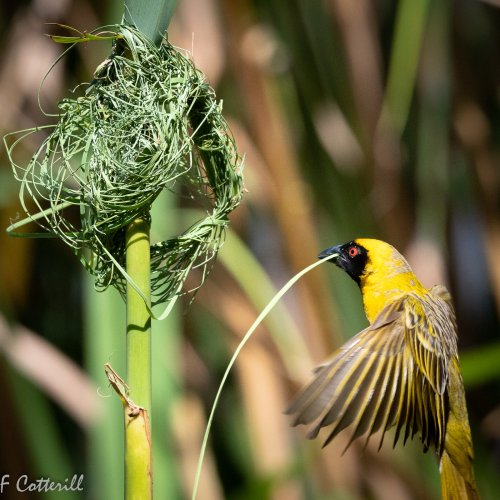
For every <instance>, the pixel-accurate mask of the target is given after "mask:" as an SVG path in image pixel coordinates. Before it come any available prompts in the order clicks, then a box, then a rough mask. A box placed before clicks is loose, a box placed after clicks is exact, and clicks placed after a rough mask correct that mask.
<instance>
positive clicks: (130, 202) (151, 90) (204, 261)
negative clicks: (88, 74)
mask: <svg viewBox="0 0 500 500" xmlns="http://www.w3.org/2000/svg"><path fill="white" fill-rule="evenodd" d="M106 30H107V31H106V33H107V34H108V36H107V37H106V38H111V39H112V40H113V51H112V53H111V55H110V56H109V58H108V59H106V60H105V61H104V62H103V63H102V64H101V65H100V66H99V67H98V69H97V70H96V72H95V74H94V79H93V81H92V82H91V83H88V84H80V85H79V86H78V87H77V88H76V89H75V90H74V91H73V95H72V97H68V98H64V99H63V100H61V101H60V102H59V104H58V109H59V113H58V115H57V116H58V121H57V123H56V124H55V125H50V126H44V127H37V128H33V129H29V130H24V131H20V132H15V133H12V134H9V135H7V136H6V137H5V138H4V141H5V144H6V148H7V151H8V154H9V158H10V160H11V163H12V167H13V170H14V174H15V177H16V178H17V179H18V180H19V181H20V182H21V187H20V200H21V203H22V206H23V209H24V210H25V212H26V215H27V217H26V218H25V219H23V220H22V221H18V222H15V223H14V224H12V225H11V226H10V228H9V231H10V232H12V233H14V234H16V235H18V236H22V235H23V233H20V232H18V229H19V228H20V227H21V226H23V225H24V224H27V223H28V222H30V221H35V222H36V223H37V224H38V225H39V226H41V227H42V228H43V230H42V231H41V232H39V233H30V234H29V235H27V236H47V235H53V236H54V235H55V236H58V237H60V238H61V239H62V240H63V241H64V242H65V243H67V244H68V245H69V246H70V247H71V248H72V249H73V251H74V252H75V254H77V255H78V257H79V258H80V260H81V262H82V263H83V265H84V266H85V267H86V268H87V269H88V270H89V271H90V272H91V274H93V275H94V276H95V279H96V286H97V287H98V288H100V289H103V288H107V287H108V286H109V285H113V286H115V287H116V288H118V290H119V291H120V292H121V293H122V294H123V293H124V292H125V288H126V282H127V279H128V277H127V275H126V273H125V271H124V267H125V245H124V242H125V237H124V232H125V228H126V226H127V225H128V224H129V223H130V222H131V221H132V220H134V219H135V218H136V217H138V216H142V217H149V213H150V209H151V205H152V203H153V202H154V200H155V199H156V198H157V197H158V195H159V194H160V193H161V192H162V191H163V190H164V189H167V190H173V189H174V186H175V189H176V190H178V189H179V186H182V187H185V188H186V189H187V190H188V191H190V192H193V191H194V192H196V193H197V195H199V196H203V198H204V199H205V200H206V201H205V205H206V206H207V207H208V209H206V214H205V217H204V218H201V219H200V220H198V221H197V222H196V223H195V224H194V225H192V226H191V227H189V228H188V229H186V230H185V231H184V232H183V233H182V234H181V235H179V236H178V237H175V238H171V239H168V240H166V241H161V242H157V243H155V244H152V245H151V291H152V302H153V305H155V304H159V303H163V302H166V301H168V300H171V299H172V298H173V297H175V296H176V295H177V294H179V293H180V290H181V288H182V284H183V283H184V281H185V279H186V277H187V275H188V273H189V272H190V270H191V269H192V268H193V267H198V266H201V267H202V268H203V271H204V272H203V273H202V274H203V276H204V275H206V272H205V271H206V270H207V266H209V264H210V262H211V261H212V260H213V258H214V257H215V256H216V254H217V251H218V249H219V247H220V245H221V244H222V242H223V235H224V231H225V229H226V227H227V225H228V214H229V213H230V212H231V211H232V210H233V209H234V208H235V207H236V206H237V205H238V204H239V202H240V200H241V197H242V191H243V180H242V174H241V170H242V160H241V158H240V157H239V156H238V153H237V150H236V147H235V144H234V140H233V138H232V135H231V133H230V130H229V128H228V125H227V123H226V121H225V120H224V118H223V116H222V114H221V108H222V106H221V103H219V102H218V101H217V100H216V97H215V93H214V90H213V89H212V88H211V87H210V86H209V85H208V84H207V83H206V82H205V79H204V76H203V74H202V73H201V72H200V71H198V70H197V69H196V68H195V67H194V65H193V63H192V62H191V60H190V59H189V58H188V57H187V56H186V55H185V54H184V53H182V52H180V51H179V50H177V49H175V48H174V47H173V46H172V45H170V44H169V43H167V42H164V43H162V45H161V46H160V47H157V46H155V45H154V44H153V43H152V42H150V41H149V40H148V39H147V38H145V37H144V36H143V35H142V34H141V33H140V32H139V31H137V30H136V29H135V28H133V27H131V26H125V25H118V26H111V27H107V29H106ZM109 33H111V35H109ZM98 38H99V37H98ZM41 130H42V131H43V130H47V131H48V132H50V133H49V135H46V136H45V139H44V140H43V142H42V144H41V145H40V146H39V148H38V149H37V151H36V152H35V153H34V155H33V156H32V158H31V159H30V160H29V161H28V163H27V164H20V163H18V162H17V161H16V159H15V157H16V156H20V155H16V154H15V153H14V152H15V149H16V147H17V146H19V144H20V142H21V141H24V140H25V139H26V138H27V137H28V136H30V135H31V134H34V133H35V132H40V131H41ZM24 235H25V236H26V233H24Z"/></svg>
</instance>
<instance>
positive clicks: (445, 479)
mask: <svg viewBox="0 0 500 500" xmlns="http://www.w3.org/2000/svg"><path fill="white" fill-rule="evenodd" d="M440 472H441V497H442V500H479V494H478V492H477V489H476V485H475V483H474V479H472V484H471V482H469V481H467V480H466V479H465V478H464V476H463V475H462V474H461V473H460V471H459V470H458V469H457V468H456V467H455V465H454V464H453V462H452V461H451V458H450V455H448V453H447V451H446V450H445V451H444V452H443V455H442V457H441V464H440Z"/></svg>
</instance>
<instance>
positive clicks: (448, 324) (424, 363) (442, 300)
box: [404, 287, 458, 450]
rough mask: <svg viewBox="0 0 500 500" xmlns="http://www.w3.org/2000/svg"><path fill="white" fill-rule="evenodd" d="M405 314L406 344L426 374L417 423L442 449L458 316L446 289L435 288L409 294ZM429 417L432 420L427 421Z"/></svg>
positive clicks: (418, 366)
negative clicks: (424, 294) (415, 294)
mask: <svg viewBox="0 0 500 500" xmlns="http://www.w3.org/2000/svg"><path fill="white" fill-rule="evenodd" d="M404 317H405V320H404V322H405V334H406V341H407V344H408V346H409V347H410V350H411V353H412V358H413V360H414V362H415V364H416V367H417V368H418V371H419V372H420V373H422V374H423V376H424V379H423V384H422V387H421V389H420V391H419V393H418V394H417V396H418V399H417V403H418V404H419V405H420V406H422V410H421V411H420V412H419V413H420V414H421V416H422V417H423V418H422V421H421V422H418V425H419V428H420V429H421V431H422V435H423V437H426V436H427V437H428V438H429V439H431V441H434V443H435V444H436V445H438V449H439V450H441V449H442V446H443V445H444V435H445V430H446V414H447V411H448V399H447V396H446V394H445V392H446V389H447V386H448V379H449V365H450V361H451V359H453V358H457V356H458V354H457V345H456V324H455V316H454V313H453V309H452V307H451V299H450V297H449V294H448V292H447V290H446V289H445V288H444V287H434V288H433V289H431V293H430V294H428V295H426V296H424V297H420V296H414V295H409V296H408V297H407V298H406V299H405V301H404ZM429 386H430V387H429ZM425 409H427V412H425V411H424V410H425ZM429 416H430V417H432V421H428V420H429V419H428V417H429ZM433 434H434V435H433ZM424 443H426V441H425V440H424Z"/></svg>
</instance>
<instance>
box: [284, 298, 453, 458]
mask: <svg viewBox="0 0 500 500" xmlns="http://www.w3.org/2000/svg"><path fill="white" fill-rule="evenodd" d="M407 339H408V332H407V328H406V314H405V300H401V301H397V302H394V303H392V304H390V305H389V306H387V307H386V308H385V309H384V310H383V311H382V313H381V314H380V315H379V317H378V318H377V319H376V320H375V321H374V322H373V324H372V325H370V326H369V327H368V328H366V329H365V330H363V331H362V332H360V333H359V334H357V335H356V336H355V337H353V338H352V339H351V340H349V341H348V342H347V343H346V344H344V345H343V346H342V347H341V348H340V349H339V350H338V351H337V352H336V353H335V354H334V357H333V359H332V360H331V361H330V362H329V363H326V364H325V365H322V366H320V367H319V368H317V369H316V371H315V378H314V379H313V381H312V382H311V383H310V384H309V385H308V386H306V387H305V388H304V389H303V390H302V391H301V392H300V393H299V394H298V395H297V397H296V398H295V399H294V401H292V403H291V405H290V407H289V408H288V410H287V413H289V414H295V415H296V417H295V420H294V425H298V424H310V423H313V422H315V425H314V427H313V428H312V429H311V431H310V433H309V437H310V438H314V437H316V436H317V435H318V433H319V430H320V429H321V428H322V427H325V426H331V430H330V434H329V435H328V437H327V439H326V441H325V443H324V445H326V444H328V443H329V442H330V441H331V440H332V439H333V438H334V437H335V436H336V435H337V434H338V433H339V432H340V431H341V430H343V429H345V428H346V427H347V426H352V428H353V431H352V434H351V438H350V440H349V442H348V444H347V446H346V449H347V447H348V446H349V445H350V444H351V443H352V441H353V440H354V439H356V438H357V437H360V436H362V435H363V434H367V442H368V439H369V438H370V436H371V435H372V434H373V433H375V432H377V431H378V430H382V435H381V439H380V446H381V445H382V441H383V437H384V434H385V432H386V431H387V429H389V428H390V427H392V426H394V425H395V426H396V433H395V438H394V444H395V443H396V441H397V440H398V438H399V435H400V432H401V430H402V429H403V428H404V429H405V433H404V440H405V441H406V439H407V438H408V437H409V436H412V437H413V435H414V434H415V433H417V432H419V431H420V432H421V434H422V441H423V443H424V446H425V448H427V447H429V446H430V445H431V444H433V445H435V446H436V447H437V448H441V447H442V442H443V439H444V433H443V429H444V420H443V416H444V412H443V411H442V409H443V407H444V402H443V395H440V394H438V393H436V392H435V391H434V390H433V388H432V385H431V384H429V382H426V381H425V377H424V375H423V373H422V372H421V371H420V370H419V369H418V365H417V364H416V362H415V360H414V359H413V356H412V349H411V348H410V347H409V345H408V341H407Z"/></svg>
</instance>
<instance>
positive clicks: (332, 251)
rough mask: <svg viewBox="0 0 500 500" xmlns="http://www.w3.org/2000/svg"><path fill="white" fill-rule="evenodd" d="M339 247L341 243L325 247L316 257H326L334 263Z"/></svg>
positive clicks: (338, 253)
mask: <svg viewBox="0 0 500 500" xmlns="http://www.w3.org/2000/svg"><path fill="white" fill-rule="evenodd" d="M340 247H341V245H337V246H334V247H329V248H326V249H325V250H323V251H322V252H321V253H320V254H319V255H318V259H328V260H330V261H332V262H333V263H335V261H336V260H337V258H338V257H339V255H340Z"/></svg>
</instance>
